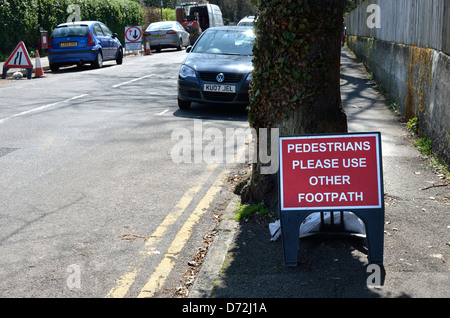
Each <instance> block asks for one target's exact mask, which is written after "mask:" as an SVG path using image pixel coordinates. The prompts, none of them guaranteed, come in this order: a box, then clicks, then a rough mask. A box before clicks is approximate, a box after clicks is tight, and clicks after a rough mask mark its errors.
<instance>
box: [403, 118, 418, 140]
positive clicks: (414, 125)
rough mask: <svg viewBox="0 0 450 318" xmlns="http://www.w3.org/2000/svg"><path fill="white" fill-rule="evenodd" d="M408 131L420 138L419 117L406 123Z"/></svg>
mask: <svg viewBox="0 0 450 318" xmlns="http://www.w3.org/2000/svg"><path fill="white" fill-rule="evenodd" d="M406 129H407V130H408V131H409V132H410V133H411V134H412V135H413V136H414V137H417V136H419V119H418V118H417V117H414V118H411V119H410V120H409V121H408V122H407V123H406Z"/></svg>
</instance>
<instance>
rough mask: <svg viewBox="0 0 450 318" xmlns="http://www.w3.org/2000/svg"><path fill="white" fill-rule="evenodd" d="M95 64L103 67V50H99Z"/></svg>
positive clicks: (97, 66)
mask: <svg viewBox="0 0 450 318" xmlns="http://www.w3.org/2000/svg"><path fill="white" fill-rule="evenodd" d="M93 64H94V67H95V68H102V66H103V55H102V52H100V51H98V52H97V56H96V57H95V61H94V63H93Z"/></svg>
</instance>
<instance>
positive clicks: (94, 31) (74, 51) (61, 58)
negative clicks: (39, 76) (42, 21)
mask: <svg viewBox="0 0 450 318" xmlns="http://www.w3.org/2000/svg"><path fill="white" fill-rule="evenodd" d="M48 59H49V63H50V69H51V70H52V71H53V72H55V71H57V70H58V69H59V67H60V66H63V65H74V64H76V65H78V66H82V65H83V64H85V63H90V64H91V65H93V66H94V67H95V68H101V67H102V66H103V61H107V60H116V63H117V64H122V60H123V47H122V44H121V43H120V41H119V39H118V38H117V34H116V33H113V32H111V30H110V29H109V28H108V27H107V26H106V25H105V24H103V23H102V22H99V21H78V22H70V23H61V24H59V25H58V26H57V27H56V28H55V29H54V30H53V32H52V35H51V38H50V47H49V50H48Z"/></svg>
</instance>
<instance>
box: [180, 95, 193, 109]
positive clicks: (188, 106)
mask: <svg viewBox="0 0 450 318" xmlns="http://www.w3.org/2000/svg"><path fill="white" fill-rule="evenodd" d="M178 108H180V109H184V110H187V109H191V102H188V101H185V100H181V99H179V98H178Z"/></svg>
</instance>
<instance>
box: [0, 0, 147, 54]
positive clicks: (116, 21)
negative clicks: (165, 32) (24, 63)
mask: <svg viewBox="0 0 450 318" xmlns="http://www.w3.org/2000/svg"><path fill="white" fill-rule="evenodd" d="M70 4H76V5H78V6H79V7H80V15H81V16H80V18H81V20H98V21H102V22H103V23H105V24H106V25H107V26H108V27H109V28H110V29H111V31H113V32H115V33H117V34H118V35H119V39H120V40H121V41H122V43H123V41H124V31H125V27H126V26H132V25H142V22H143V10H142V8H141V7H140V6H139V4H138V3H137V2H135V1H132V0H0V21H1V23H2V26H1V32H0V53H2V54H7V55H9V54H10V53H11V51H12V50H13V49H14V47H15V46H16V45H17V43H19V42H20V41H24V42H25V45H26V46H27V47H35V46H36V42H37V39H38V35H39V27H42V28H43V29H44V30H46V31H48V35H49V36H50V34H51V32H52V30H53V29H54V28H55V27H56V26H57V25H58V24H60V23H63V22H66V20H67V18H68V17H69V15H70V14H71V13H67V7H68V5H70Z"/></svg>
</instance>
